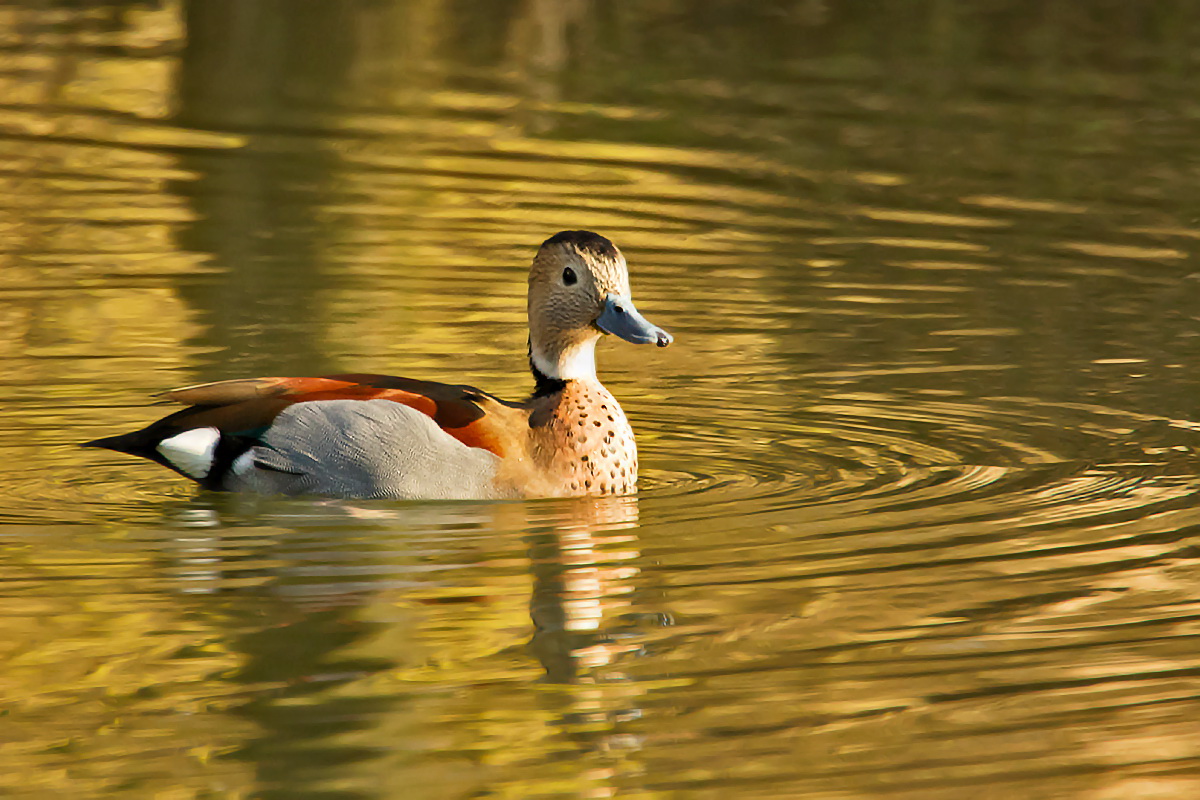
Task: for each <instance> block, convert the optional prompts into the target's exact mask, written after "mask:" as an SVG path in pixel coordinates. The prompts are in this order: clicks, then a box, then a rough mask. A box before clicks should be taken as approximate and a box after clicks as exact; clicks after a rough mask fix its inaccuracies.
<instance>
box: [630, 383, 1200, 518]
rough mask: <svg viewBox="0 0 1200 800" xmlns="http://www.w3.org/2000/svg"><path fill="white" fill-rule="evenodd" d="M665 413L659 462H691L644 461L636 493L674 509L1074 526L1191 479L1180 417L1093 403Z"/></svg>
mask: <svg viewBox="0 0 1200 800" xmlns="http://www.w3.org/2000/svg"><path fill="white" fill-rule="evenodd" d="M672 412H673V413H672V414H671V415H667V414H660V415H659V416H657V417H655V418H652V419H649V420H647V421H646V422H645V424H646V425H648V426H657V427H659V428H662V429H665V430H667V431H670V432H671V435H670V436H669V438H668V437H664V447H665V449H666V450H668V451H669V452H670V455H669V457H670V460H671V461H672V462H673V463H675V464H686V463H692V464H695V465H696V468H695V469H690V470H686V471H660V470H653V469H650V470H648V471H647V474H646V476H645V479H644V482H643V493H642V496H643V498H644V500H647V501H648V500H653V501H654V502H655V504H656V507H657V508H658V509H659V511H660V513H662V514H663V515H664V516H666V517H668V518H669V519H671V520H672V521H677V522H686V520H687V519H688V518H689V514H690V513H691V512H693V511H696V510H702V512H703V514H704V516H705V518H708V519H711V518H713V517H717V516H720V515H722V514H726V513H728V514H730V515H731V516H733V515H737V516H738V517H746V516H747V515H750V514H753V515H763V514H766V515H770V516H772V518H774V517H777V516H778V515H780V514H784V515H786V514H787V513H788V512H791V513H792V514H793V515H795V516H796V517H797V518H798V519H803V520H805V521H807V522H808V523H809V524H811V523H813V522H815V521H817V520H821V521H823V522H824V523H826V524H830V523H831V522H832V521H833V520H838V521H839V522H838V524H837V528H838V530H842V531H849V530H869V529H875V530H880V529H887V528H893V527H895V526H897V525H903V526H906V527H907V526H926V527H927V526H938V525H940V526H946V525H951V524H967V523H971V522H982V521H986V520H993V521H994V520H997V519H1007V520H1009V521H1014V522H1016V523H1018V524H1019V525H1021V526H1034V525H1054V524H1060V525H1061V524H1066V523H1071V524H1075V525H1081V524H1088V523H1089V521H1090V522H1095V523H1098V522H1100V521H1102V520H1112V519H1116V518H1120V517H1122V516H1133V515H1139V514H1146V513H1150V512H1151V511H1153V510H1154V509H1155V508H1162V507H1167V506H1169V505H1170V504H1171V503H1173V502H1174V501H1177V500H1179V499H1181V498H1187V497H1189V496H1190V495H1192V494H1193V493H1194V492H1195V490H1196V488H1197V487H1198V486H1200V482H1198V481H1197V479H1196V478H1195V475H1196V473H1197V471H1198V470H1197V467H1198V466H1200V455H1198V453H1200V451H1198V449H1197V448H1198V447H1200V436H1198V435H1197V432H1196V430H1195V429H1194V427H1193V426H1191V425H1190V424H1188V423H1187V422H1183V421H1171V420H1166V419H1162V418H1155V417H1150V416H1146V415H1137V414H1131V413H1127V412H1122V411H1119V410H1115V409H1107V408H1103V407H1098V406H1082V405H1073V406H1064V405H1054V404H1047V403H1039V402H1035V401H1031V400H1025V399H1021V398H997V399H995V400H992V401H989V402H987V403H986V404H985V403H982V402H975V403H972V402H956V401H948V400H930V399H923V398H919V397H918V398H902V397H898V396H896V397H891V396H886V395H870V396H868V395H861V394H854V395H851V394H847V395H840V396H838V395H833V396H829V397H826V398H824V399H823V400H822V401H821V402H817V403H812V404H809V405H805V406H801V407H798V408H796V409H795V410H790V411H785V410H777V411H774V412H772V413H767V412H764V410H763V409H762V408H755V407H753V406H751V405H745V406H739V405H738V404H737V403H736V402H734V403H727V404H726V405H725V406H724V407H723V408H722V410H721V412H720V414H721V417H720V424H717V425H713V426H710V427H707V428H705V429H703V430H698V429H696V428H690V429H689V428H688V427H687V426H686V425H685V420H687V419H688V418H689V415H690V414H692V413H699V409H698V408H694V407H693V408H688V407H686V406H684V407H680V406H674V407H672ZM739 419H746V420H753V422H752V423H746V422H739Z"/></svg>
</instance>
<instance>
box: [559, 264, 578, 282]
mask: <svg viewBox="0 0 1200 800" xmlns="http://www.w3.org/2000/svg"><path fill="white" fill-rule="evenodd" d="M578 280H579V278H577V277H575V270H573V269H571V268H570V267H567V268H566V269H564V270H563V283H564V284H566V285H567V286H574V285H575V282H576V281H578Z"/></svg>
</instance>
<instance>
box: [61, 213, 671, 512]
mask: <svg viewBox="0 0 1200 800" xmlns="http://www.w3.org/2000/svg"><path fill="white" fill-rule="evenodd" d="M527 311H528V320H529V351H528V356H529V368H530V372H531V373H532V375H533V389H532V391H531V393H530V395H529V396H528V397H527V398H525V399H524V400H521V401H515V402H514V401H506V400H502V399H500V398H498V397H496V396H494V395H491V394H488V393H487V392H484V391H482V390H480V389H476V388H474V387H473V386H467V385H460V384H448V383H438V382H434V381H425V380H417V379H413V378H403V377H396V376H390V375H375V374H345V375H325V376H321V377H310V378H306V377H264V378H240V379H233V380H223V381H217V382H215V383H203V384H197V385H193V386H185V387H183V388H180V389H173V390H171V391H167V392H163V393H162V394H161V395H160V396H161V397H164V398H166V399H168V400H172V401H176V402H179V403H182V404H184V405H185V406H186V407H185V408H183V409H182V410H179V411H176V412H175V413H173V414H170V415H168V416H166V417H163V418H162V419H159V420H157V421H156V422H153V423H151V424H150V425H147V426H146V427H144V428H142V429H141V430H137V431H134V432H132V433H125V434H120V435H117V436H109V437H105V438H101V439H96V440H94V441H90V442H86V443H85V444H84V446H85V447H98V448H104V449H108V450H112V451H117V452H120V453H125V454H128V455H133V456H139V457H142V458H145V459H149V460H150V461H153V462H156V463H158V464H160V465H162V466H164V467H167V468H169V469H171V470H174V471H175V472H177V473H179V474H180V475H182V476H184V477H185V478H189V479H191V480H192V481H194V482H195V483H197V484H199V485H200V487H202V488H203V489H208V490H215V491H229V492H251V493H257V494H273V495H324V496H331V497H341V498H359V499H372V498H386V499H428V500H488V499H504V498H537V497H575V496H604V495H628V494H632V493H634V492H635V491H636V488H637V480H638V453H637V444H636V442H635V440H634V434H633V429H632V427H631V426H630V424H629V420H628V418H627V417H626V416H625V413H624V411H623V410H622V409H621V405H620V404H619V403H618V402H617V399H616V398H615V397H613V395H612V394H611V393H610V392H609V391H608V389H606V388H605V387H604V385H603V384H602V383H601V382H600V380H599V378H597V376H596V358H595V350H596V344H597V342H598V341H599V340H600V338H601V337H603V336H605V335H613V336H616V337H618V338H620V339H624V340H625V341H627V342H632V343H634V344H654V345H657V346H658V347H666V346H668V345H670V344H671V342H672V341H673V337H672V336H671V334H669V333H667V332H666V331H665V330H663V329H662V328H660V327H658V326H656V325H653V324H651V323H650V322H649V321H647V320H646V318H645V317H643V316H642V315H641V313H639V312H638V310H637V307H636V306H635V305H634V304H633V299H632V296H631V292H630V287H629V269H628V266H627V264H626V261H625V257H624V255H622V253H621V251H620V250H619V249H618V248H617V246H616V245H614V244H613V243H612V242H611V241H609V240H608V239H606V238H605V237H603V236H601V235H599V234H597V233H593V232H591V231H583V230H574V231H562V232H560V233H557V234H555V235H554V236H551V237H550V238H548V239H546V240H545V241H544V242H543V243H542V244H541V246H540V247H539V248H538V251H537V253H536V255H535V256H534V258H533V263H532V264H531V266H530V269H529V288H528V299H527Z"/></svg>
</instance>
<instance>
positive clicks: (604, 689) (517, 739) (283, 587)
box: [163, 496, 643, 797]
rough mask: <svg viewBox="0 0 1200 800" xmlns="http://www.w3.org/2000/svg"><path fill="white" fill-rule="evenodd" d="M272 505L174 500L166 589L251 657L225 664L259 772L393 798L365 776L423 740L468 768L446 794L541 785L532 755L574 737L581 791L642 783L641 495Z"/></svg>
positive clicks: (282, 782) (301, 792)
mask: <svg viewBox="0 0 1200 800" xmlns="http://www.w3.org/2000/svg"><path fill="white" fill-rule="evenodd" d="M262 502H263V501H259V500H255V499H246V498H241V497H227V498H218V499H216V500H214V499H213V498H212V497H211V496H209V497H208V498H205V499H198V500H196V501H193V502H192V503H190V504H188V505H186V506H184V507H183V508H179V509H176V510H175V511H176V513H174V514H173V515H172V516H173V517H174V521H173V524H172V525H171V527H170V530H169V531H168V532H167V537H168V538H167V541H165V542H164V547H163V552H164V553H165V554H167V559H168V562H169V563H168V564H167V565H166V570H165V571H167V572H168V573H169V574H171V575H172V577H173V586H174V589H175V591H176V592H178V593H179V594H180V595H186V596H187V598H188V600H187V601H185V602H187V603H188V604H189V605H193V606H194V608H195V609H196V610H198V611H201V612H202V613H204V612H205V611H206V612H207V615H208V616H211V617H212V618H214V620H216V619H217V618H219V620H220V622H221V623H223V624H226V625H229V626H230V628H229V630H228V631H227V634H226V635H225V637H224V641H223V642H222V643H221V645H220V646H221V647H222V648H225V649H228V650H230V651H232V652H236V653H240V654H241V656H240V662H241V664H242V667H241V669H240V670H238V671H236V672H234V673H231V674H229V676H228V678H227V680H228V681H229V682H230V683H231V684H236V685H238V686H240V687H241V689H240V690H239V691H241V692H248V695H249V699H248V700H247V702H245V703H244V704H241V705H238V706H237V707H236V708H231V709H230V710H229V711H230V713H231V714H232V715H233V716H235V717H236V718H238V719H239V720H241V721H243V722H245V721H250V722H252V723H254V724H255V726H256V727H257V729H258V731H259V735H258V736H257V737H256V738H255V739H253V740H251V741H247V742H245V744H244V746H242V747H240V748H238V749H237V751H236V756H235V757H236V758H239V759H242V760H248V761H250V762H252V763H253V764H254V765H255V766H254V772H255V774H256V776H257V777H258V779H259V780H260V781H261V782H262V783H263V784H264V785H269V786H272V787H275V789H276V790H279V791H284V790H286V791H288V792H293V791H294V792H296V794H294V795H291V796H297V797H300V796H305V786H311V785H312V782H313V780H314V776H319V778H320V780H319V782H320V783H324V782H325V781H326V780H329V781H332V782H338V783H341V782H348V783H350V784H356V785H359V786H360V787H364V788H361V789H360V790H357V791H356V792H354V793H353V796H361V797H375V796H380V797H383V796H389V793H388V792H386V791H380V792H378V793H376V792H374V791H372V790H370V789H368V788H365V787H367V786H369V785H370V784H371V782H370V781H366V780H365V776H367V775H370V774H377V775H383V774H385V773H386V774H393V773H395V772H396V771H397V770H399V771H400V772H403V771H404V770H405V769H409V768H410V767H411V764H413V763H416V761H414V756H417V755H418V754H421V755H420V756H419V757H418V759H417V761H419V760H420V758H428V757H431V756H432V753H431V752H426V751H428V750H429V747H428V746H427V745H425V744H424V743H423V742H424V741H426V740H428V741H436V742H438V743H439V744H438V745H437V757H438V758H439V759H449V760H450V761H455V760H460V759H461V760H462V761H463V763H464V765H466V764H473V765H474V767H475V771H474V772H473V773H468V772H465V771H464V772H462V773H461V774H458V775H457V777H454V780H453V781H452V782H453V783H454V785H453V786H451V785H450V784H449V783H447V784H446V785H444V786H442V787H441V789H439V792H441V790H442V789H445V790H446V791H445V792H444V793H442V796H448V795H451V794H453V795H455V796H457V795H459V794H461V793H462V790H464V789H466V788H468V787H465V786H460V785H458V783H457V781H459V780H467V781H468V783H469V782H470V781H482V782H483V783H485V784H486V786H487V787H489V791H490V790H495V789H496V787H498V786H502V787H504V789H505V791H509V792H511V793H513V795H514V796H532V795H535V794H539V793H541V792H542V790H543V789H545V788H546V787H545V786H544V785H543V784H544V783H545V782H546V781H549V780H551V779H550V778H549V777H548V776H547V775H546V774H544V771H543V770H542V769H539V768H535V767H533V766H532V765H536V764H546V763H547V762H549V761H554V762H555V763H558V764H560V765H561V763H563V757H564V754H565V753H569V752H573V753H574V756H573V758H569V759H568V761H569V762H570V763H572V764H573V767H572V769H571V770H570V776H569V777H568V776H565V775H564V774H563V773H562V772H556V776H555V777H554V779H553V780H554V781H556V782H557V781H562V780H564V778H565V779H567V780H569V781H571V782H573V783H574V784H575V786H576V790H577V791H576V792H575V796H579V797H607V796H611V795H613V794H615V793H616V791H617V787H618V786H621V787H628V786H630V785H631V784H632V783H635V782H636V780H637V777H636V776H637V775H639V774H640V773H641V771H642V770H641V767H640V765H639V763H638V761H639V759H638V757H637V755H636V754H637V753H638V751H639V748H640V741H639V740H638V739H637V738H636V736H633V735H631V734H629V733H628V732H627V728H628V727H629V726H628V723H629V721H631V720H635V719H637V718H639V717H640V716H641V709H640V707H639V698H640V697H642V694H643V692H642V690H640V689H639V685H638V684H637V683H636V682H634V681H631V680H629V678H628V676H627V675H626V674H624V672H623V671H622V669H621V661H622V660H623V659H624V658H628V657H629V656H631V655H633V654H635V653H636V652H638V651H639V650H640V649H641V641H642V638H641V635H640V634H639V631H638V630H637V626H636V617H635V616H634V615H633V614H632V613H631V612H632V610H633V609H632V608H631V604H632V598H633V597H634V595H635V589H636V586H637V579H638V576H639V575H640V570H639V567H638V561H639V559H640V550H639V546H638V540H637V526H638V503H637V500H636V498H631V497H623V498H620V497H618V498H583V499H576V500H569V501H547V502H531V503H500V504H471V503H464V504H436V503H431V504H413V505H394V504H393V505H388V504H375V505H372V504H353V503H347V502H320V501H310V502H308V503H307V504H306V503H303V502H300V501H295V500H288V501H286V502H283V503H281V504H272V503H271V502H270V501H266V503H265V505H262V504H261V503H262ZM256 504H258V505H256ZM523 555H524V556H527V558H525V557H523ZM256 620H257V621H256ZM530 622H532V625H530ZM535 659H536V660H535ZM334 718H336V719H338V720H340V722H339V723H338V724H337V725H329V724H326V723H325V722H322V720H326V721H328V720H330V719H334ZM417 731H419V732H421V733H420V734H419V735H415V734H414V732H417ZM401 732H403V733H402V734H401ZM397 737H400V738H397ZM397 742H400V744H396V743H397ZM406 743H407V744H406ZM414 743H415V744H414ZM406 747H407V748H408V749H407V750H406V749H405V748H406ZM301 752H303V753H304V754H305V755H304V757H303V759H302V761H303V764H302V765H301V764H298V763H297V762H296V760H295V759H296V757H297V756H298V754H300V753H301ZM406 765H409V766H406ZM301 766H302V767H303V768H302V769H301V768H300V767H301ZM411 768H415V767H411ZM480 768H482V769H483V770H484V771H483V772H482V773H481V772H479V769H480ZM351 773H353V774H351ZM468 774H471V775H473V777H472V778H470V779H468V778H467V777H466V776H467V775H468ZM289 775H296V776H302V775H305V776H308V777H305V778H304V779H303V780H301V781H300V783H299V784H295V785H293V782H292V781H291V780H290V779H289V778H288V776H289ZM380 780H381V781H383V782H382V783H381V784H380V785H381V786H383V785H386V784H388V783H389V782H390V783H394V782H395V781H394V778H392V779H390V780H383V779H382V778H380ZM445 780H447V781H450V780H451V773H447V777H446V778H445ZM300 784H303V785H300ZM475 788H476V789H479V788H481V787H480V786H478V785H476V786H475Z"/></svg>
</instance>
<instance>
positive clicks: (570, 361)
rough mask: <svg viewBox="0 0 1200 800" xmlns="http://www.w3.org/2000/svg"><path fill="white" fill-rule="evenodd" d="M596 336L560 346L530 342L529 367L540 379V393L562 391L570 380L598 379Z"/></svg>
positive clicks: (535, 376)
mask: <svg viewBox="0 0 1200 800" xmlns="http://www.w3.org/2000/svg"><path fill="white" fill-rule="evenodd" d="M596 338H597V337H588V338H587V339H584V340H582V341H580V342H575V343H573V344H570V345H566V346H560V347H557V348H555V347H550V346H546V345H543V344H540V343H537V344H535V343H534V342H533V341H532V340H531V341H530V343H529V368H530V370H531V371H532V372H533V379H534V380H535V381H536V382H537V391H536V394H549V393H550V392H552V391H559V390H560V389H562V387H563V386H565V385H566V382H567V381H595V380H596Z"/></svg>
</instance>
